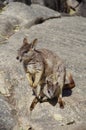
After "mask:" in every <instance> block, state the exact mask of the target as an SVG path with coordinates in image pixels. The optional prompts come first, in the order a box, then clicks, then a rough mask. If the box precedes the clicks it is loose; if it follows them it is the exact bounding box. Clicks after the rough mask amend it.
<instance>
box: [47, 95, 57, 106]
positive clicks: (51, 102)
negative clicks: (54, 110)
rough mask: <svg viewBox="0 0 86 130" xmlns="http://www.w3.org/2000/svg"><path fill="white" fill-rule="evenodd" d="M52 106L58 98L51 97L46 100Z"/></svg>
mask: <svg viewBox="0 0 86 130" xmlns="http://www.w3.org/2000/svg"><path fill="white" fill-rule="evenodd" d="M47 101H48V102H49V103H50V104H51V105H52V106H55V105H56V104H57V102H58V98H56V97H55V98H52V99H48V100H47Z"/></svg>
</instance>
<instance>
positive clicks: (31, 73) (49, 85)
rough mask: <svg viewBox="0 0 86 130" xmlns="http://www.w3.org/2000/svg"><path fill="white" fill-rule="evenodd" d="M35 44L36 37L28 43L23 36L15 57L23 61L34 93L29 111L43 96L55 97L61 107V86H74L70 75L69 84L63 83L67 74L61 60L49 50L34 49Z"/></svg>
mask: <svg viewBox="0 0 86 130" xmlns="http://www.w3.org/2000/svg"><path fill="white" fill-rule="evenodd" d="M36 44H37V39H34V40H33V42H32V43H29V42H28V41H27V38H24V40H23V45H22V46H21V48H20V49H19V50H18V56H17V59H18V60H20V62H21V61H22V62H23V67H24V70H25V73H26V76H27V78H28V81H29V84H30V86H31V87H32V89H33V91H34V93H35V98H34V100H33V101H32V104H31V106H30V111H32V110H33V109H34V107H35V105H36V104H37V103H38V102H43V99H44V97H47V98H50V99H51V98H53V97H57V98H58V102H59V104H60V107H61V108H63V107H64V101H63V99H62V90H63V88H70V89H72V88H73V87H75V83H74V80H73V78H72V75H70V76H69V84H65V81H66V77H67V75H66V68H65V66H64V63H63V61H62V60H61V59H60V58H59V57H58V56H57V55H56V54H55V53H53V52H52V51H50V50H47V49H36ZM38 89H39V90H38ZM37 91H38V92H37Z"/></svg>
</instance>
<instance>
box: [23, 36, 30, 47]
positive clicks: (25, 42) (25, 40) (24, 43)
mask: <svg viewBox="0 0 86 130" xmlns="http://www.w3.org/2000/svg"><path fill="white" fill-rule="evenodd" d="M27 44H29V43H28V40H27V38H26V37H25V38H24V39H23V45H27Z"/></svg>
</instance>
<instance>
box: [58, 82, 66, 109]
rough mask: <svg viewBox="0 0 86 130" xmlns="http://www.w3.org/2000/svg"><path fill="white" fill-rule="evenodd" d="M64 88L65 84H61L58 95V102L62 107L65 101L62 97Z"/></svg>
mask: <svg viewBox="0 0 86 130" xmlns="http://www.w3.org/2000/svg"><path fill="white" fill-rule="evenodd" d="M62 88H63V84H62V85H60V90H59V97H58V103H59V105H60V108H62V109H63V108H64V105H65V102H64V101H63V99H62Z"/></svg>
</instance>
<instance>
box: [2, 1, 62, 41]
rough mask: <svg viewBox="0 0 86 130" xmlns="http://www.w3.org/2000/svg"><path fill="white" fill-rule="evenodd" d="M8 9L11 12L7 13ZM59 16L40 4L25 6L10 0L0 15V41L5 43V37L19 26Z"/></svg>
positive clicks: (18, 28) (24, 26)
mask: <svg viewBox="0 0 86 130" xmlns="http://www.w3.org/2000/svg"><path fill="white" fill-rule="evenodd" d="M15 10H16V11H15ZM10 11H11V13H9V12H10ZM17 14H18V15H17ZM59 16H60V14H59V13H58V12H55V11H53V10H50V9H48V8H46V7H42V6H40V5H31V6H27V5H24V4H22V3H18V2H15V3H14V2H11V3H10V4H8V5H7V6H6V7H5V8H4V11H2V13H1V15H0V43H5V41H6V39H8V38H9V37H10V36H11V35H13V34H14V33H15V32H16V31H18V30H20V29H21V28H30V27H31V26H32V25H35V24H39V23H40V22H42V21H43V20H45V19H49V18H52V17H59Z"/></svg>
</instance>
